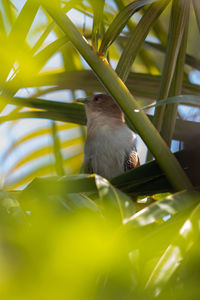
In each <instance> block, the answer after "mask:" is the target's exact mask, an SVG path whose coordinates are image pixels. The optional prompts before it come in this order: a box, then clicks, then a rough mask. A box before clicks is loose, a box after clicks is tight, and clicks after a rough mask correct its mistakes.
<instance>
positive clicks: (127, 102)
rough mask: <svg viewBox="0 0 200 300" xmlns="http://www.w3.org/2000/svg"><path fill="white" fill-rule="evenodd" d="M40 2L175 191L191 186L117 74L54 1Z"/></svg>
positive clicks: (43, 0)
mask: <svg viewBox="0 0 200 300" xmlns="http://www.w3.org/2000/svg"><path fill="white" fill-rule="evenodd" d="M40 2H41V3H42V4H43V6H44V8H45V9H46V10H47V11H48V13H49V14H50V15H51V17H52V18H53V19H54V20H55V21H56V23H57V24H58V25H59V26H60V28H61V29H62V30H63V31H64V33H65V34H66V35H67V37H68V38H69V40H70V41H71V42H72V43H73V45H74V46H75V47H76V48H77V50H78V51H79V52H80V54H81V55H82V56H83V58H84V59H85V60H86V61H87V63H88V64H89V65H90V67H91V68H92V69H93V71H94V72H95V74H96V76H97V77H98V79H99V80H100V82H101V83H102V84H103V86H104V87H105V89H106V90H107V92H108V93H109V94H110V95H111V96H112V97H113V98H114V99H115V100H116V102H117V103H118V104H119V106H120V107H121V108H122V110H123V111H124V113H125V114H126V116H127V117H128V119H129V120H130V121H131V122H132V124H133V125H134V126H135V128H136V129H137V131H138V133H139V134H140V136H141V137H142V139H143V140H144V142H145V143H146V144H147V146H148V147H149V149H150V150H151V152H152V153H153V155H154V156H155V158H156V159H157V161H158V163H159V165H160V166H161V168H162V169H163V170H164V172H165V173H166V176H167V177H168V179H169V181H170V182H171V184H172V186H173V187H174V188H175V189H176V190H183V189H191V188H192V185H191V183H190V181H189V179H188V178H187V176H186V174H185V173H184V171H183V169H182V168H181V166H180V164H179V163H178V161H177V160H176V158H175V157H174V155H173V154H172V153H171V152H170V149H169V148H168V146H167V145H166V143H165V142H164V140H163V139H162V138H161V136H160V135H159V133H158V131H157V130H156V129H155V127H154V126H153V125H152V123H151V121H150V120H149V119H148V117H147V116H146V114H145V113H144V112H143V111H142V110H140V107H139V105H138V104H137V102H136V100H135V99H134V98H133V96H132V95H131V94H130V92H129V90H128V89H127V87H126V86H125V85H124V83H123V82H122V81H121V79H120V78H119V77H118V76H117V74H116V73H115V72H114V71H113V70H112V68H111V67H110V66H109V65H108V63H107V62H106V61H105V60H102V59H101V58H100V57H99V56H98V55H97V54H96V53H95V52H94V51H93V50H92V49H91V47H90V45H89V44H88V43H87V42H86V40H85V39H84V38H83V37H82V35H81V34H80V32H79V31H78V30H77V28H76V27H75V26H74V24H73V23H72V22H71V21H70V19H69V18H68V17H67V16H66V15H64V14H63V12H62V10H61V9H60V8H59V7H58V6H57V5H53V3H55V2H53V1H52V2H49V3H48V4H47V3H46V1H45V0H41V1H40Z"/></svg>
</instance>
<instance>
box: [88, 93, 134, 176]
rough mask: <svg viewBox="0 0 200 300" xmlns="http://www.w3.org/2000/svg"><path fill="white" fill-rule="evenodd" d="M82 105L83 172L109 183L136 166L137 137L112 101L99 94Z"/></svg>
mask: <svg viewBox="0 0 200 300" xmlns="http://www.w3.org/2000/svg"><path fill="white" fill-rule="evenodd" d="M84 104H85V110H86V116H87V139H86V143H85V149H84V161H83V170H84V172H85V173H96V174H98V175H101V176H103V177H104V178H107V179H110V178H112V177H115V176H117V175H119V174H121V173H123V172H125V171H128V170H130V169H132V168H135V167H137V166H139V158H138V154H137V150H136V145H135V143H136V136H135V134H134V132H133V131H131V130H130V129H129V128H128V126H127V125H126V123H125V120H124V115H123V112H122V111H121V110H120V108H119V107H118V105H117V104H116V103H115V102H114V100H113V99H112V98H111V97H110V96H108V95H105V94H98V95H95V96H93V97H88V98H87V99H86V100H85V102H84Z"/></svg>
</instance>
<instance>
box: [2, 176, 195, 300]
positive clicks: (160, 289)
mask: <svg viewBox="0 0 200 300" xmlns="http://www.w3.org/2000/svg"><path fill="white" fill-rule="evenodd" d="M199 196H200V194H199V193H198V192H181V193H178V194H174V195H170V196H168V197H167V198H166V199H165V198H164V199H163V200H156V202H155V203H153V204H151V206H149V207H148V206H147V207H146V208H144V209H143V210H140V211H139V212H137V213H135V209H136V205H135V204H134V202H133V201H132V199H130V198H129V197H128V196H127V195H126V194H123V193H122V192H120V191H119V190H117V189H115V188H114V187H113V186H111V185H110V184H109V182H107V181H106V180H105V179H103V178H101V177H99V176H97V175H96V176H94V175H92V176H89V177H88V176H86V175H76V176H72V177H52V178H48V179H36V180H35V181H33V182H32V183H31V184H30V185H29V186H28V187H26V188H25V190H24V191H22V192H9V193H6V192H3V191H2V192H1V194H0V197H1V198H0V199H1V202H0V204H1V207H0V208H1V209H0V214H1V218H0V219H1V221H0V228H1V248H0V251H1V261H0V265H1V268H0V269H1V271H0V276H1V284H0V295H1V297H2V299H27V298H29V299H36V298H39V299H42V298H45V299H46V298H48V299H54V298H55V297H56V298H59V299H133V298H136V299H147V297H148V299H157V298H158V299H167V298H168V297H170V299H189V298H190V297H191V299H197V295H198V293H199V285H198V284H197V282H198V277H199V258H200V257H199V236H200V235H199V217H200V206H199V204H198V203H199ZM191 276H192V277H191Z"/></svg>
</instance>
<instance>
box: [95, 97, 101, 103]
mask: <svg viewBox="0 0 200 300" xmlns="http://www.w3.org/2000/svg"><path fill="white" fill-rule="evenodd" d="M93 101H94V102H96V103H100V102H101V101H102V98H101V97H99V96H95V97H94V98H93Z"/></svg>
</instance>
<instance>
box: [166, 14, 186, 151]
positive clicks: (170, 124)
mask: <svg viewBox="0 0 200 300" xmlns="http://www.w3.org/2000/svg"><path fill="white" fill-rule="evenodd" d="M189 12H190V10H189V9H188V11H187V12H186V14H187V19H186V24H185V31H184V34H183V40H182V43H181V48H180V52H179V55H178V59H177V65H176V71H175V74H174V78H173V81H172V86H171V89H170V93H169V96H170V97H171V96H176V95H180V94H181V90H182V84H183V73H184V65H185V56H186V48H187V38H188V26H189ZM177 108H178V104H167V105H166V108H165V115H164V119H163V124H162V131H161V135H162V137H163V138H164V139H165V141H166V143H167V144H168V145H169V146H170V145H171V140H172V136H173V133H174V129H175V125H176V117H177Z"/></svg>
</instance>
